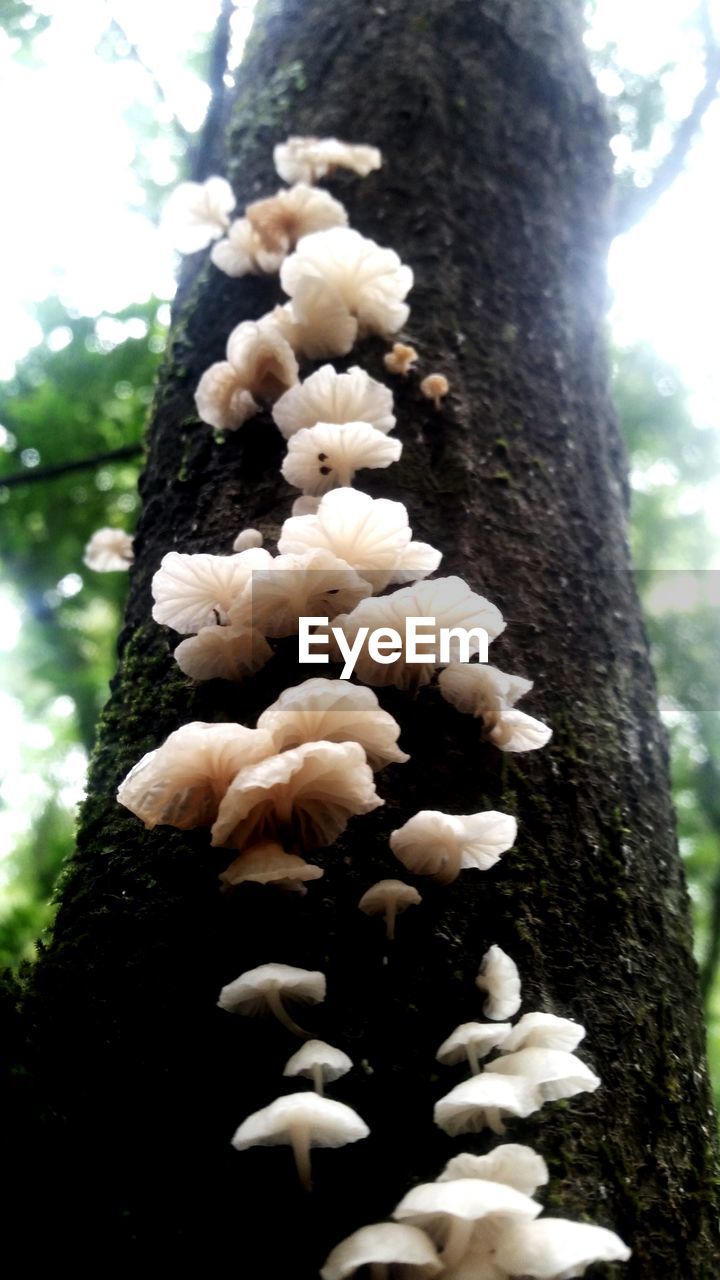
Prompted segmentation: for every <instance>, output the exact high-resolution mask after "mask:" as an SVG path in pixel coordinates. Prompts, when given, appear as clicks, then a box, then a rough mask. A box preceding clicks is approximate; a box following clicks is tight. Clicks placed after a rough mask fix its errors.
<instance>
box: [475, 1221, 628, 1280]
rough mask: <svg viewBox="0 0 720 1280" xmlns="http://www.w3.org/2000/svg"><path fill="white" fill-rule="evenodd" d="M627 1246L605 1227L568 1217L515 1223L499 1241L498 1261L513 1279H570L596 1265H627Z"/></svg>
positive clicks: (581, 1274)
mask: <svg viewBox="0 0 720 1280" xmlns="http://www.w3.org/2000/svg"><path fill="white" fill-rule="evenodd" d="M629 1257H630V1250H629V1249H628V1247H627V1245H626V1244H625V1243H624V1241H622V1240H621V1239H620V1237H619V1236H617V1235H615V1232H614V1231H608V1230H607V1229H606V1228H605V1227H595V1226H593V1225H591V1224H590V1223H587V1222H569V1221H567V1220H566V1219H564V1218H540V1219H539V1220H538V1221H537V1222H514V1223H512V1225H511V1226H510V1227H509V1228H508V1230H507V1232H506V1233H505V1234H504V1235H503V1236H502V1238H501V1240H500V1241H499V1242H498V1247H497V1253H496V1261H497V1263H498V1266H499V1267H501V1268H502V1269H503V1271H504V1272H505V1273H506V1274H507V1275H509V1276H523V1277H531V1278H532V1280H570V1278H571V1277H573V1276H583V1275H584V1274H585V1271H586V1269H587V1267H589V1266H592V1264H593V1263H595V1262H627V1261H628V1258H629Z"/></svg>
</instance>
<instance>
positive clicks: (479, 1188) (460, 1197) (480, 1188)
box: [392, 1178, 542, 1243]
mask: <svg viewBox="0 0 720 1280" xmlns="http://www.w3.org/2000/svg"><path fill="white" fill-rule="evenodd" d="M541 1211H542V1205H539V1204H538V1203H537V1201H535V1200H531V1199H530V1197H529V1196H526V1195H523V1193H522V1192H521V1191H516V1190H515V1188H514V1187H508V1186H507V1185H506V1184H505V1183H503V1182H491V1181H489V1180H485V1179H484V1178H456V1179H454V1180H453V1181H451V1182H423V1183H420V1185H419V1186H417V1187H413V1188H412V1190H411V1191H408V1193H407V1195H406V1196H404V1197H403V1199H402V1200H401V1201H400V1203H399V1205H397V1207H396V1208H395V1209H393V1215H392V1216H393V1218H396V1219H399V1220H400V1221H410V1222H412V1223H414V1224H415V1225H416V1226H419V1227H422V1228H423V1229H424V1230H426V1231H428V1233H429V1234H430V1235H431V1236H432V1237H433V1239H435V1238H437V1237H438V1236H439V1237H440V1241H441V1243H442V1240H443V1237H444V1236H445V1235H446V1234H447V1226H448V1221H447V1220H448V1219H453V1218H459V1219H461V1220H462V1221H464V1222H479V1221H480V1220H481V1219H485V1218H489V1217H494V1218H497V1217H501V1218H510V1219H513V1218H514V1219H519V1220H520V1221H523V1220H526V1221H527V1220H531V1219H533V1218H536V1217H537V1215H538V1214H539V1213H540V1212H541Z"/></svg>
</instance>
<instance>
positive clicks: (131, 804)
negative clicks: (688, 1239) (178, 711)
mask: <svg viewBox="0 0 720 1280" xmlns="http://www.w3.org/2000/svg"><path fill="white" fill-rule="evenodd" d="M273 749H274V748H273V741H272V738H271V737H270V735H269V734H268V733H265V732H264V731H263V730H262V729H247V728H246V727H245V726H244V725H242V724H205V723H204V722H203V721H201V720H195V721H192V722H191V723H190V724H184V725H182V727H181V728H180V729H176V730H175V731H174V732H173V733H171V734H170V736H169V737H168V738H166V740H165V742H164V743H163V744H162V746H160V747H156V748H155V750H154V751H148V752H147V754H146V755H144V756H143V757H142V759H141V760H139V761H138V763H137V764H136V765H134V766H133V768H132V769H131V770H130V772H129V774H128V775H127V777H126V778H125V779H124V780H123V782H121V784H120V787H119V789H118V793H117V798H118V801H119V803H120V804H122V805H124V806H125V808H126V809H129V810H130V812H131V813H134V814H135V816H136V817H138V818H140V819H141V820H142V821H143V822H144V823H145V826H146V827H147V828H148V829H149V830H150V829H152V828H153V827H155V826H157V825H158V823H166V824H168V825H169V826H172V827H179V828H180V830H181V831H187V830H189V829H190V828H192V827H207V826H211V825H212V823H213V822H214V821H215V819H216V817H217V814H218V809H219V806H220V802H221V800H222V799H223V796H224V795H225V793H226V791H227V789H228V786H229V785H230V782H231V781H232V779H233V778H234V777H235V776H236V775H237V774H238V773H240V772H241V770H243V769H244V768H245V766H246V765H250V764H253V763H254V762H255V761H256V760H262V759H263V758H264V757H265V756H268V755H270V754H271V753H272V751H273Z"/></svg>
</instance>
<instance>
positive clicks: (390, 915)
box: [358, 880, 422, 942]
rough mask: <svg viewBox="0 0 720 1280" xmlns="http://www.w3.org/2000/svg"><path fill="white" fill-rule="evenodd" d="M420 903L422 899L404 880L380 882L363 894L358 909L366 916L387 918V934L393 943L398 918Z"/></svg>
mask: <svg viewBox="0 0 720 1280" xmlns="http://www.w3.org/2000/svg"><path fill="white" fill-rule="evenodd" d="M420 902H422V897H421V895H420V894H419V893H418V891H417V889H413V887H412V885H411V884H404V883H403V881H402V880H378V882H377V884H373V885H371V886H370V888H369V889H367V890H366V892H365V893H364V894H363V896H362V898H361V899H360V901H359V902H358V907H359V908H360V910H361V911H364V912H365V915H366V916H381V915H384V916H385V932H386V933H387V936H388V938H389V940H390V941H391V942H392V940H393V939H394V937H395V919H396V917H397V916H399V915H401V914H402V912H403V911H407V909H408V907H416V906H418V904H419V903H420Z"/></svg>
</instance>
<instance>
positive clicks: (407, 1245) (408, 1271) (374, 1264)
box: [320, 1222, 442, 1280]
mask: <svg viewBox="0 0 720 1280" xmlns="http://www.w3.org/2000/svg"><path fill="white" fill-rule="evenodd" d="M361 1267H369V1268H370V1275H371V1276H372V1280H389V1277H390V1276H393V1277H396V1280H433V1277H434V1276H436V1275H438V1273H439V1272H440V1271H442V1263H441V1261H440V1259H439V1258H438V1256H437V1252H436V1249H435V1246H434V1244H433V1243H432V1240H431V1239H430V1237H429V1236H427V1235H426V1234H425V1232H424V1231H421V1230H420V1228H419V1227H411V1226H408V1225H407V1223H404V1222H375V1223H373V1224H372V1225H371V1226H369V1227H361V1228H360V1230H359V1231H354V1232H353V1234H352V1235H351V1236H348V1237H347V1239H346V1240H343V1241H341V1243H340V1244H338V1245H336V1246H335V1248H334V1249H333V1251H332V1253H331V1254H329V1256H328V1257H327V1259H326V1260H325V1265H324V1266H323V1267H321V1269H320V1277H321V1280H346V1277H347V1276H352V1275H354V1274H355V1272H356V1271H359V1270H360V1268H361Z"/></svg>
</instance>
